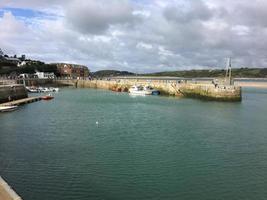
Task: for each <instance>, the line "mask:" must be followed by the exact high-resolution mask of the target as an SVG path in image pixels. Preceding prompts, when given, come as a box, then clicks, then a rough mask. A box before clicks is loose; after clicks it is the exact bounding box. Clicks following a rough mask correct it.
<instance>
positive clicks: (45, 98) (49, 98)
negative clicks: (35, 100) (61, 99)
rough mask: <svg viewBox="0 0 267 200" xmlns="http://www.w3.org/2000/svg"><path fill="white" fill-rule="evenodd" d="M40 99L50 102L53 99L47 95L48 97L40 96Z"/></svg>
mask: <svg viewBox="0 0 267 200" xmlns="http://www.w3.org/2000/svg"><path fill="white" fill-rule="evenodd" d="M41 99H42V100H51V99H54V97H53V96H52V95H51V94H49V95H46V96H42V97H41Z"/></svg>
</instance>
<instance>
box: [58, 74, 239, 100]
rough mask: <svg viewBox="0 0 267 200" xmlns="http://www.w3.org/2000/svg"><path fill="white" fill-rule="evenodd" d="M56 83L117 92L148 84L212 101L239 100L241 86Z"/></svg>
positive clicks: (142, 81) (114, 81)
mask: <svg viewBox="0 0 267 200" xmlns="http://www.w3.org/2000/svg"><path fill="white" fill-rule="evenodd" d="M57 82H58V84H63V85H73V86H75V87H78V88H99V89H107V90H113V91H117V92H127V91H128V90H129V88H130V87H131V86H132V85H143V86H144V85H150V86H152V87H154V88H155V89H157V90H159V91H160V92H161V94H163V95H172V96H179V97H190V98H198V99H205V100H214V101H241V100H242V91H241V87H239V86H233V85H215V84H212V83H211V81H206V82H205V81H200V82H195V81H177V80H146V79H112V80H57Z"/></svg>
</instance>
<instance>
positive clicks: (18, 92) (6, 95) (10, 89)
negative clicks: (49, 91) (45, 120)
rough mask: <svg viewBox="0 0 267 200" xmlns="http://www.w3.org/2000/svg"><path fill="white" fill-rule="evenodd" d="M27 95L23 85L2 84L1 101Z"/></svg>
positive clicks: (0, 90) (0, 87) (0, 86)
mask: <svg viewBox="0 0 267 200" xmlns="http://www.w3.org/2000/svg"><path fill="white" fill-rule="evenodd" d="M27 97H28V93H27V90H26V88H25V87H24V86H23V85H0V103H5V102H8V101H10V100H17V99H23V98H27Z"/></svg>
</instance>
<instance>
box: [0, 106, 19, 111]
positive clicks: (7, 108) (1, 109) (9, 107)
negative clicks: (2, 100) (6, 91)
mask: <svg viewBox="0 0 267 200" xmlns="http://www.w3.org/2000/svg"><path fill="white" fill-rule="evenodd" d="M17 108H18V106H0V112H11V111H14V110H16V109H17Z"/></svg>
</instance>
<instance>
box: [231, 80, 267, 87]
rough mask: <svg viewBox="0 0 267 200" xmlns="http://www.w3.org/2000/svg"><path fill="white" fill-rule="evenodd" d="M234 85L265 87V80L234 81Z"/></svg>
mask: <svg viewBox="0 0 267 200" xmlns="http://www.w3.org/2000/svg"><path fill="white" fill-rule="evenodd" d="M235 85H236V86H241V87H256V88H267V82H256V81H255V82H254V81H235Z"/></svg>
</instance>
